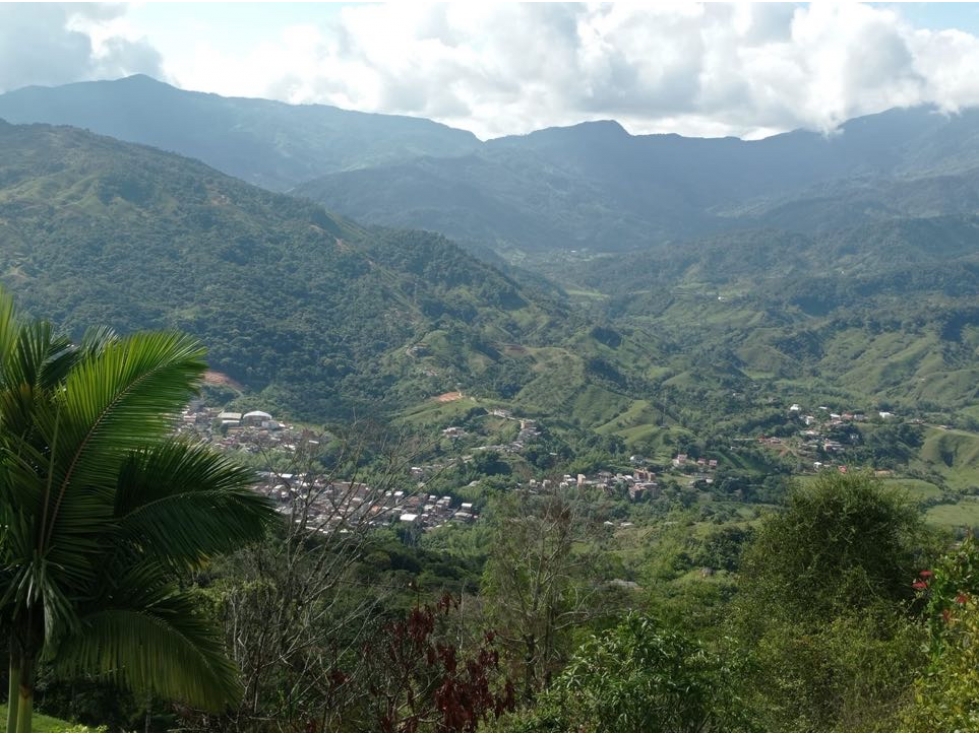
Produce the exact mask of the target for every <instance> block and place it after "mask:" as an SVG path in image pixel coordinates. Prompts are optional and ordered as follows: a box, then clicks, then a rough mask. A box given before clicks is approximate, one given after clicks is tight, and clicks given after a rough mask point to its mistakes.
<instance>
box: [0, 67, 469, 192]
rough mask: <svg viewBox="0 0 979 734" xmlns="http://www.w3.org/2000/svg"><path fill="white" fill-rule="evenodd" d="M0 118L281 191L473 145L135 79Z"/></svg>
mask: <svg viewBox="0 0 979 734" xmlns="http://www.w3.org/2000/svg"><path fill="white" fill-rule="evenodd" d="M0 118H3V119H6V120H7V121H8V122H12V123H32V122H44V123H49V124H54V125H72V126H74V127H81V128H87V129H89V130H91V131H92V132H96V133H99V134H101V135H109V136H111V137H114V138H118V139H120V140H126V141H129V142H134V143H142V144H144V145H152V146H155V147H157V148H162V149H164V150H169V151H173V152H176V153H180V154H181V155H185V156H189V157H191V158H197V159H199V160H202V161H204V162H205V163H207V164H208V165H211V166H213V167H215V168H217V169H218V170H220V171H223V172H225V173H228V174H230V175H232V176H236V177H238V178H241V179H243V180H245V181H248V182H249V183H254V184H257V185H259V186H264V187H266V188H269V189H272V190H280V191H281V190H285V189H288V188H290V187H291V186H293V185H295V184H296V183H299V182H300V181H305V180H307V179H310V178H313V177H314V176H320V175H323V174H325V173H329V172H332V171H342V170H348V169H353V168H361V167H363V166H368V165H382V164H386V163H392V162H396V161H402V160H407V159H410V158H414V157H416V156H419V155H427V154H438V155H444V156H452V155H461V154H464V153H467V152H469V151H471V150H474V149H475V148H476V147H477V146H478V145H479V141H478V140H477V139H476V137H475V136H474V135H472V133H468V132H465V131H462V130H454V129H452V128H450V127H446V126H445V125H440V124H438V123H435V122H431V121H429V120H423V119H417V118H412V117H399V116H395V115H371V114H365V113H362V112H351V111H347V110H341V109H339V108H336V107H329V106H326V105H288V104H283V103H280V102H271V101H268V100H263V99H244V98H229V97H219V96H218V95H216V94H202V93H200V92H186V91H183V90H180V89H176V88H175V87H172V86H170V85H168V84H164V83H162V82H158V81H156V80H154V79H151V78H150V77H147V76H142V75H137V76H131V77H128V78H126V79H119V80H118V81H97V82H80V83H77V84H68V85H65V86H61V87H53V88H49V87H27V88H24V89H19V90H16V91H12V92H7V93H6V94H3V95H0Z"/></svg>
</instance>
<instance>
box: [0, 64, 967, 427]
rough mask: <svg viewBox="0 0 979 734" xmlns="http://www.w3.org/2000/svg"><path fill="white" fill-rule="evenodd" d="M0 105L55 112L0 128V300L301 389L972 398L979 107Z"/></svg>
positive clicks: (568, 401)
mask: <svg viewBox="0 0 979 734" xmlns="http://www.w3.org/2000/svg"><path fill="white" fill-rule="evenodd" d="M0 117H2V118H5V119H7V120H8V121H10V122H13V123H51V124H55V125H74V126H76V127H75V128H69V127H51V126H49V125H45V124H6V125H3V126H0V279H2V281H3V282H4V283H6V284H7V286H8V287H10V288H12V289H14V290H15V291H16V292H17V293H18V297H19V298H20V300H21V301H22V302H24V303H25V304H26V305H27V306H28V307H29V308H30V309H31V310H32V311H33V312H35V313H37V314H39V315H45V316H50V317H52V318H54V319H55V320H57V321H60V322H63V323H66V324H68V325H70V326H72V327H80V326H82V325H85V324H89V323H106V324H109V325H112V326H115V327H116V328H120V329H131V328H146V327H158V326H168V327H176V328H181V329H186V330H189V331H191V332H193V333H196V334H198V335H200V336H201V337H202V338H204V339H205V341H206V342H207V343H208V344H209V345H210V346H211V349H212V361H213V363H214V366H215V368H216V369H218V370H219V371H222V372H224V373H226V374H227V375H229V376H230V377H232V378H233V379H234V380H236V381H238V382H240V383H242V384H243V385H245V386H246V387H247V388H248V389H249V390H250V391H252V393H254V394H257V395H259V396H261V399H262V400H265V401H267V403H268V404H270V405H276V406H282V407H284V408H287V409H288V410H290V411H294V412H296V414H297V415H303V416H305V417H309V418H322V417H326V416H330V417H338V416H347V415H351V414H354V413H357V412H358V411H359V412H360V413H363V412H364V411H365V410H366V411H372V410H373V411H380V412H385V413H386V414H392V413H394V412H397V411H399V410H404V409H406V408H407V407H409V406H411V405H417V404H419V403H420V402H423V401H426V400H428V399H429V398H431V397H432V396H434V395H438V394H440V393H443V392H448V391H451V390H456V389H459V388H463V389H464V390H465V391H467V392H470V393H472V394H480V395H484V396H486V397H491V398H492V399H494V400H497V401H502V402H506V403H512V404H513V405H517V406H520V407H521V408H522V409H523V410H525V411H527V412H529V413H532V414H534V415H540V416H548V417H550V418H551V419H552V420H555V421H563V422H565V423H566V424H567V425H577V426H579V427H583V428H585V429H587V430H590V431H597V432H599V433H607V434H615V435H618V436H620V437H623V438H625V439H626V440H628V441H630V442H634V444H635V445H643V442H649V441H654V440H655V441H659V442H662V443H664V445H665V443H669V442H672V441H674V440H675V439H676V436H677V432H682V431H685V430H693V431H697V430H705V429H706V428H705V427H710V428H711V429H712V430H713V429H716V430H720V428H719V427H720V426H722V424H723V422H724V420H729V419H730V418H731V411H732V410H738V408H737V406H736V405H735V404H734V403H732V402H731V400H732V398H731V396H732V395H740V396H744V395H754V396H766V395H767V396H769V397H771V396H779V397H778V399H779V400H782V399H784V400H802V399H806V400H809V401H816V400H820V401H823V400H830V399H834V400H837V401H839V402H847V403H850V404H854V403H859V404H861V405H863V406H865V407H867V406H883V407H886V408H890V409H894V408H897V409H899V410H903V411H905V412H921V411H924V412H926V413H927V412H931V413H932V414H934V415H936V416H939V415H940V416H942V419H943V420H944V419H946V418H948V417H949V416H951V417H952V418H954V420H957V421H959V422H964V423H966V424H971V423H973V422H974V423H976V424H977V425H979V410H977V409H976V402H977V400H979V393H977V387H976V386H977V385H979V361H977V355H979V309H977V308H976V306H975V294H976V293H977V291H979V219H977V201H979V191H977V187H979V112H976V111H972V110H966V111H963V112H962V113H960V114H958V115H952V116H946V115H942V114H939V113H937V112H935V111H934V110H930V109H909V110H892V111H890V112H886V113H882V114H880V115H874V116H870V117H866V118H860V119H857V120H852V121H850V122H848V123H847V124H845V125H844V126H843V127H842V128H841V129H840V130H839V131H838V132H836V133H834V134H832V135H828V136H825V135H821V134H817V133H811V132H805V131H797V132H792V133H787V134H784V135H777V136H774V137H772V138H767V139H764V140H759V141H742V140H737V139H731V138H726V139H689V138H683V137H680V136H676V135H637V136H634V135H630V134H629V133H627V132H626V131H625V130H624V129H623V128H622V127H621V126H619V125H618V124H617V123H615V122H611V121H605V122H588V123H583V124H581V125H577V126H573V127H569V128H555V129H549V130H542V131H538V132H535V133H532V134H530V135H525V136H513V137H506V138H501V139H497V140H490V141H486V142H481V141H479V140H477V139H476V138H474V137H473V136H472V135H470V134H469V133H466V132H463V131H459V130H453V129H451V128H448V127H445V126H442V125H438V124H436V123H432V122H429V121H425V120H413V119H410V118H401V117H388V116H382V115H363V114H360V113H354V112H347V111H343V110H338V109H335V108H329V107H324V106H317V105H310V106H289V105H283V104H280V103H274V102H268V101H265V100H246V99H225V98H221V97H217V96H215V95H204V94H199V93H192V92H184V91H181V90H177V89H174V88H173V87H169V86H167V85H165V84H162V83H160V82H157V81H154V80H151V79H149V78H147V77H132V78H128V79H122V80H119V81H115V82H91V83H83V84H75V85H68V86H66V87H59V88H50V89H48V88H28V89H24V90H19V91H17V92H11V93H7V94H5V95H0ZM78 127H84V128H88V129H89V130H90V131H91V132H84V131H82V130H79V129H76V128H78ZM96 133H98V134H96ZM106 135H108V136H112V137H111V138H110V137H103V136H106ZM124 140H125V141H131V142H122V141H124ZM137 143H139V144H137ZM145 145H152V146H154V148H149V147H144V146H145ZM159 149H164V150H165V151H170V152H163V151H161V150H159ZM178 154H179V155H178ZM182 156H188V157H182ZM191 158H198V159H199V160H191ZM205 164H206V165H205ZM216 169H217V170H216ZM219 171H221V172H219ZM231 176H235V177H237V178H232V177H231ZM237 179H242V180H244V181H248V182H252V183H255V184H261V185H262V186H264V187H265V188H264V189H263V188H258V187H256V186H251V185H248V184H247V183H243V182H242V181H240V180H237ZM283 192H285V193H287V194H288V195H285V193H283ZM328 212H330V213H328ZM332 212H335V213H332ZM352 219H356V220H357V221H359V222H360V223H359V224H357V223H354V221H352ZM406 227H407V228H411V231H405V230H404V229H402V228H406ZM446 237H449V238H451V241H450V240H449V239H446ZM454 242H458V243H459V244H461V245H462V246H463V247H464V248H465V249H462V248H460V247H458V246H457V245H456V244H455V243H454ZM474 253H475V254H479V255H481V256H482V259H480V258H478V257H474V256H473V254H474ZM738 399H739V400H740V399H741V398H738ZM742 423H743V421H742ZM744 428H745V426H741V427H740V428H739V430H743V429H744ZM731 430H734V429H733V428H732V429H731Z"/></svg>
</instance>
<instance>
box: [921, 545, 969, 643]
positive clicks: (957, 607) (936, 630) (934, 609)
mask: <svg viewBox="0 0 979 734" xmlns="http://www.w3.org/2000/svg"><path fill="white" fill-rule="evenodd" d="M911 588H912V589H914V591H915V606H916V607H917V608H918V609H921V610H922V611H923V613H924V614H923V616H924V618H925V620H926V623H927V624H928V626H929V628H930V631H931V646H932V650H933V652H936V653H937V652H940V651H941V648H942V647H943V645H944V643H945V642H946V641H947V638H948V627H949V625H951V624H953V623H954V621H955V620H956V618H957V615H960V614H962V613H963V612H964V611H965V609H966V607H967V606H969V605H970V602H973V601H974V600H975V599H979V542H977V541H976V539H975V538H974V537H973V536H972V535H971V534H969V535H967V536H966V538H965V540H963V541H962V542H961V543H960V544H959V545H958V547H956V548H954V549H952V550H951V551H949V552H948V553H946V554H945V555H944V556H942V557H941V558H940V559H939V560H938V562H937V563H935V565H934V566H933V567H932V568H928V569H923V570H921V571H920V572H919V573H918V576H917V578H915V579H914V580H913V581H912V582H911Z"/></svg>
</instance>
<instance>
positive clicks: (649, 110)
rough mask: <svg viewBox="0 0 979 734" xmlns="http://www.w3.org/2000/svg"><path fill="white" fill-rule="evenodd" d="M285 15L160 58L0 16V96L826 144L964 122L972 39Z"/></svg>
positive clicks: (223, 25) (781, 19)
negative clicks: (933, 119)
mask: <svg viewBox="0 0 979 734" xmlns="http://www.w3.org/2000/svg"><path fill="white" fill-rule="evenodd" d="M290 7H291V8H292V10H290V11H289V12H288V13H285V12H283V13H278V14H277V11H276V7H275V6H274V5H273V4H271V3H269V4H267V6H261V5H260V6H251V10H252V11H254V12H250V13H249V17H250V18H251V20H249V21H248V22H249V23H253V20H254V17H255V16H261V14H262V13H263V12H267V13H268V15H267V18H268V23H267V25H262V24H261V23H259V24H258V29H257V30H256V27H253V25H247V26H246V21H245V20H242V19H241V18H240V12H239V11H236V9H235V7H234V6H233V5H228V6H213V7H212V9H211V10H209V11H208V12H209V15H208V19H209V20H208V23H205V24H204V25H202V26H201V29H204V30H201V29H199V30H198V31H195V32H194V33H193V34H189V33H188V34H183V35H181V33H180V32H177V33H176V34H174V32H173V31H172V29H171V39H170V45H169V46H167V45H166V41H165V40H164V39H163V38H162V36H160V35H159V33H157V35H154V33H155V32H156V31H158V29H155V28H153V27H147V28H144V29H142V31H140V30H139V29H136V28H134V27H132V26H131V25H130V19H129V16H133V15H138V13H131V14H127V11H126V6H122V5H116V4H109V3H93V4H86V5H73V4H45V5H41V4H38V5H21V4H0V89H4V88H11V87H12V86H21V85H23V84H30V83H33V84H56V83H61V82H65V81H73V80H76V79H87V78H98V77H117V76H123V75H125V74H131V73H135V72H144V73H149V74H152V75H154V76H157V77H159V78H163V79H165V80H168V81H172V82H174V83H176V84H177V85H178V86H181V87H184V88H186V89H197V90H202V91H209V92H217V93H218V94H224V95H240V96H251V97H271V98H273V99H280V100H283V101H287V102H293V103H313V102H319V103H325V104H333V105H337V106H340V107H345V108H350V109H357V110H363V111H369V112H384V113H393V114H408V115H415V116H420V117H428V118H432V119H435V120H439V121H441V122H445V123H447V124H450V125H455V126H457V127H462V128H466V129H470V130H473V131H474V132H476V133H477V135H480V136H481V137H484V138H485V137H494V136H498V135H504V134H513V133H524V132H529V131H531V130H534V129H539V128H542V127H548V126H554V125H568V124H574V123H577V122H581V121H583V120H592V119H607V118H615V119H617V120H619V121H620V122H622V123H623V124H624V125H625V126H626V127H627V128H628V129H629V130H630V131H632V132H634V133H644V132H667V131H669V132H681V133H684V134H688V135H738V136H743V137H759V136H762V135H766V134H771V133H772V132H776V131H780V130H788V129H792V128H797V127H806V128H810V129H815V130H822V131H831V130H833V129H834V128H836V127H837V126H838V125H839V124H840V123H842V122H843V121H845V120H847V119H850V118H852V117H856V116H859V115H865V114H871V113H874V112H880V111H883V110H885V109H888V108H891V107H895V106H898V107H907V106H912V105H917V104H934V105H937V106H939V107H940V108H941V109H943V110H946V111H953V112H954V111H955V110H958V109H962V108H964V107H970V106H975V105H979V75H977V74H975V73H974V70H975V69H976V68H979V39H977V38H976V37H975V36H973V35H971V34H969V33H965V32H963V31H958V30H941V31H935V30H927V29H922V28H916V27H914V26H913V25H912V24H911V23H910V22H908V21H907V20H906V19H905V18H904V17H903V16H902V15H901V11H900V7H899V6H894V5H881V4H873V5H870V4H860V3H855V2H840V3H834V2H815V3H810V4H792V3H758V4H752V3H727V4H722V3H705V4H695V3H688V2H681V3H661V2H657V3H643V4H638V3H635V4H632V3H627V2H620V3H603V4H556V3H546V4H533V3H528V4H520V3H497V4H481V3H471V4H470V3H465V4H464V3H449V4H434V5H421V4H416V3H390V4H385V5H378V4H353V5H344V6H340V7H339V8H333V9H331V10H330V11H329V12H323V11H321V10H317V6H315V5H310V6H305V7H309V8H310V9H309V10H308V11H307V10H305V9H304V6H290ZM225 8H226V10H225ZM263 8H267V10H263ZM162 12H165V13H168V14H170V16H169V17H171V18H172V19H173V21H174V22H173V24H172V26H173V27H175V28H178V29H179V28H184V27H187V28H189V25H188V24H190V23H191V20H192V19H193V18H194V17H197V16H195V15H194V13H195V9H194V6H192V5H182V4H172V5H169V6H167V8H166V10H165V11H159V10H158V11H157V13H158V15H157V17H160V16H159V13H162ZM221 13H226V14H227V15H226V16H221V17H226V21H222V20H220V19H219V18H218V16H219V15H220V14H221ZM263 17H264V16H263ZM282 18H287V20H282ZM306 18H308V20H306ZM217 33H220V34H221V36H217V35H215V34H217ZM174 36H175V37H176V40H174ZM259 36H260V40H257V41H255V42H252V39H253V38H258V37H259ZM147 38H149V40H147ZM245 38H248V39H249V41H248V43H245V42H243V41H242V42H236V39H245ZM229 40H230V41H231V42H229ZM151 43H155V44H156V48H154V46H153V45H150V44H151ZM161 43H162V44H163V45H160V44H161ZM249 44H250V45H249ZM157 48H165V49H166V52H165V54H164V58H162V59H161V56H160V53H158V51H157V50H156V49H157Z"/></svg>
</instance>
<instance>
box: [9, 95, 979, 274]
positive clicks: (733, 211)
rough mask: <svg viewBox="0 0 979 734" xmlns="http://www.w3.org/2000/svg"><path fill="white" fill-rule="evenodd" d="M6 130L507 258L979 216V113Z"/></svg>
mask: <svg viewBox="0 0 979 734" xmlns="http://www.w3.org/2000/svg"><path fill="white" fill-rule="evenodd" d="M0 118H4V119H7V120H8V121H11V122H15V123H29V122H45V123H53V124H69V125H73V126H77V127H83V128H88V129H90V130H92V131H93V132H96V133H99V134H104V135H110V136H112V137H116V138H119V139H122V140H127V141H132V142H138V143H143V144H148V145H153V146H156V147H160V148H163V149H165V150H170V151H173V152H177V153H180V154H181V155H185V156H189V157H193V158H198V159H199V160H202V161H204V162H205V163H207V164H208V165H211V166H214V167H215V168H217V169H219V170H221V171H223V172H225V173H228V174H230V175H233V176H236V177H239V178H242V179H244V180H246V181H249V182H251V183H255V184H258V185H261V186H264V187H266V188H270V189H273V190H286V189H292V188H293V187H296V188H295V193H297V194H300V195H302V196H306V197H309V198H312V199H314V200H316V201H317V202H319V203H322V204H323V205H324V206H326V207H327V209H329V210H330V211H336V212H339V213H341V214H343V215H346V216H350V217H353V218H355V219H357V220H358V221H363V222H368V223H372V224H381V225H386V226H392V227H408V228H417V229H426V230H431V231H437V232H441V233H443V234H445V235H446V236H449V237H452V238H453V239H455V240H457V241H459V242H460V243H463V244H464V245H466V246H467V247H469V248H470V249H473V248H475V251H478V252H480V253H482V254H485V253H486V252H487V250H486V249H485V248H491V249H493V250H497V251H500V252H503V253H505V254H507V255H508V256H510V257H511V258H513V257H516V256H519V254H520V253H525V254H526V253H529V254H531V255H533V253H540V252H545V253H546V252H549V251H554V250H561V251H568V250H583V249H584V250H589V251H592V252H617V251H628V250H636V249H644V248H647V247H649V246H651V245H655V244H660V243H664V242H670V241H677V240H686V239H690V238H699V237H705V236H709V235H712V234H721V233H730V232H736V231H739V230H757V229H762V228H776V229H786V230H791V231H799V232H806V233H820V232H829V231H833V230H839V229H843V228H847V227H852V226H856V225H860V224H873V223H878V222H886V221H891V220H895V219H902V218H907V217H923V216H924V217H932V216H939V215H955V214H972V213H975V212H976V211H977V203H979V190H977V189H979V110H964V111H962V112H961V113H959V114H956V115H951V116H949V115H942V114H939V113H937V112H936V111H934V110H932V109H930V108H925V107H922V108H913V109H905V110H891V111H888V112H884V113H882V114H878V115H871V116H867V117H863V118H859V119H855V120H851V121H849V122H847V123H846V124H845V125H843V126H842V127H841V128H840V129H839V130H838V131H836V132H835V133H833V134H831V135H829V136H824V135H821V134H819V133H813V132H806V131H795V132H791V133H786V134H783V135H776V136H773V137H770V138H766V139H764V140H757V141H743V140H738V139H735V138H723V139H718V138H711V139H701V138H684V137H681V136H679V135H630V134H628V133H627V132H626V131H625V130H624V129H622V127H621V126H620V125H618V123H615V122H612V121H605V122H588V123H583V124H581V125H576V126H573V127H567V128H551V129H547V130H540V131H537V132H534V133H531V134H529V135H522V136H509V137H504V138H500V139H497V140H491V141H487V142H485V143H483V142H480V141H479V140H477V139H476V138H475V137H474V136H472V135H471V134H470V133H467V132H464V131H460V130H454V129H452V128H448V127H445V126H443V125H439V124H436V123H433V122H430V121H428V120H422V119H415V118H407V117H397V116H390V115H368V114H362V113H357V112H349V111H344V110H339V109H336V108H333V107H327V106H323V105H302V106H296V105H287V104H282V103H278V102H270V101H267V100H257V99H234V98H223V97H219V96H217V95H213V94H201V93H197V92H186V91H183V90H179V89H176V88H174V87H171V86H169V85H166V84H163V83H161V82H157V81H154V80H152V79H150V78H149V77H145V76H135V77H129V78H126V79H120V80H117V81H103V82H85V83H79V84H70V85H66V86H62V87H53V88H41V87H30V88H26V89H21V90H17V91H14V92H9V93H7V94H3V95H0Z"/></svg>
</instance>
